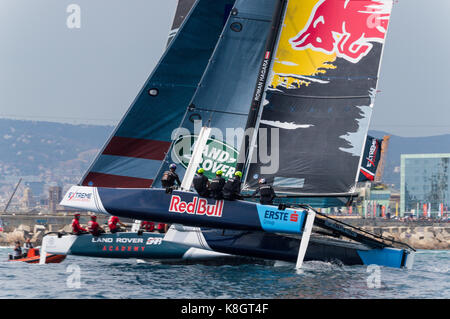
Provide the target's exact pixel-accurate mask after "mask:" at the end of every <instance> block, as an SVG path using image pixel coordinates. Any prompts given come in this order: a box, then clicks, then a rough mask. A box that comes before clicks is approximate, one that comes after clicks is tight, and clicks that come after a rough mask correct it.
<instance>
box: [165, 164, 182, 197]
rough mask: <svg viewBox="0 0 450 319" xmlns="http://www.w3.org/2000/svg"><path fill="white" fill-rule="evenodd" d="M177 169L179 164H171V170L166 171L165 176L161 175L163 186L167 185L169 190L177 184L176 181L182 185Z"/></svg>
mask: <svg viewBox="0 0 450 319" xmlns="http://www.w3.org/2000/svg"><path fill="white" fill-rule="evenodd" d="M176 169H177V165H175V164H173V163H172V164H170V166H169V170H168V171H165V172H164V174H163V176H162V177H161V184H162V187H165V188H166V190H167V191H169V190H170V188H172V187H173V186H174V185H175V182H177V184H178V186H181V181H180V178H179V177H178V174H177V173H175V170H176Z"/></svg>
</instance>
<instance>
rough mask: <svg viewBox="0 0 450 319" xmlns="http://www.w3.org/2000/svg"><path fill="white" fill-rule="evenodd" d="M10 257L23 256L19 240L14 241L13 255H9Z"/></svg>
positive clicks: (18, 257) (17, 257)
mask: <svg viewBox="0 0 450 319" xmlns="http://www.w3.org/2000/svg"><path fill="white" fill-rule="evenodd" d="M9 258H10V259H20V258H23V253H22V248H20V242H16V246H15V247H14V255H13V256H12V257H9Z"/></svg>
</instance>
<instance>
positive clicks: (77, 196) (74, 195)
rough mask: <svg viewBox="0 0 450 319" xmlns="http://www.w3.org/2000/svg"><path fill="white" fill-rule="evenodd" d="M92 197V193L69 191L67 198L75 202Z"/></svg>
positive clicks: (86, 200)
mask: <svg viewBox="0 0 450 319" xmlns="http://www.w3.org/2000/svg"><path fill="white" fill-rule="evenodd" d="M91 198H92V193H83V192H69V193H68V194H67V200H68V201H73V202H88V201H90V200H91Z"/></svg>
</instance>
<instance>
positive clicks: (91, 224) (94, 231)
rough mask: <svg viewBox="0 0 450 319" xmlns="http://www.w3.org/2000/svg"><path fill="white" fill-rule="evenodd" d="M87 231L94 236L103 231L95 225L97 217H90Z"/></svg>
mask: <svg viewBox="0 0 450 319" xmlns="http://www.w3.org/2000/svg"><path fill="white" fill-rule="evenodd" d="M88 230H89V232H90V233H91V234H92V235H94V236H100V234H103V233H104V232H105V230H104V229H103V228H102V227H101V226H100V225H99V224H98V223H97V216H95V215H92V216H91V220H90V221H89V223H88Z"/></svg>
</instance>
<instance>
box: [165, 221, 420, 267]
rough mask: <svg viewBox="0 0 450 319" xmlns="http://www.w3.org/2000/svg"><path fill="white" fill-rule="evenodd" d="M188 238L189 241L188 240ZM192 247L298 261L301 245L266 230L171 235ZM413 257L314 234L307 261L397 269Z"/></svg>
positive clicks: (408, 254) (391, 250)
mask: <svg viewBox="0 0 450 319" xmlns="http://www.w3.org/2000/svg"><path fill="white" fill-rule="evenodd" d="M186 238H189V239H190V240H186ZM171 240H172V241H174V242H179V241H182V240H183V241H184V242H185V243H186V244H189V245H192V246H193V247H203V248H207V249H212V250H214V251H218V252H223V253H227V254H235V255H243V256H251V257H256V258H263V259H272V260H281V261H286V262H293V263H294V262H296V260H297V255H298V251H299V246H300V242H301V240H300V238H299V237H293V236H291V237H288V236H283V235H279V234H270V233H264V232H241V231H232V230H217V229H201V230H198V231H197V234H196V236H187V235H186V234H184V235H182V234H179V235H178V236H174V237H172V238H171ZM412 257H413V255H411V253H410V252H408V251H407V250H405V249H398V248H391V247H387V248H382V249H373V248H370V247H368V246H366V245H364V244H360V243H355V242H350V241H346V240H341V239H335V238H330V237H326V236H321V235H314V234H313V235H312V236H311V238H310V240H309V245H308V249H307V250H306V254H305V257H304V261H324V262H338V263H342V264H344V265H350V266H351V265H369V264H376V265H379V266H387V267H394V268H402V267H407V266H408V261H409V260H410V259H411V258H412Z"/></svg>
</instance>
